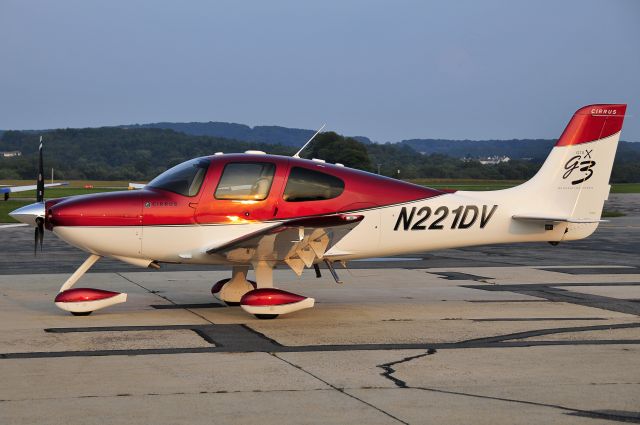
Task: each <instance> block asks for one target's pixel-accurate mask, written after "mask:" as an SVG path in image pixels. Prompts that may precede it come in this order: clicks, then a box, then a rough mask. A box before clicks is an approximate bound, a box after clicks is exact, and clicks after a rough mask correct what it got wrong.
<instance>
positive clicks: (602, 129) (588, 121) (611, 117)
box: [556, 104, 627, 146]
mask: <svg viewBox="0 0 640 425" xmlns="http://www.w3.org/2000/svg"><path fill="white" fill-rule="evenodd" d="M626 111H627V105H625V104H612V105H589V106H585V107H584V108H580V109H578V111H577V112H576V113H575V114H573V118H571V121H569V125H567V128H565V130H564V132H563V133H562V136H560V139H558V143H556V146H568V145H578V144H580V143H587V142H593V141H594V140H599V139H604V138H605V137H609V136H611V135H612V134H616V133H617V132H619V131H620V130H621V129H622V122H623V121H624V114H625V112H626Z"/></svg>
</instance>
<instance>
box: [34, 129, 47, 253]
mask: <svg viewBox="0 0 640 425" xmlns="http://www.w3.org/2000/svg"><path fill="white" fill-rule="evenodd" d="M38 156H39V158H38V180H37V181H36V202H38V203H43V204H44V164H43V162H42V136H40V146H39V147H38ZM43 207H44V205H43ZM43 240H44V217H37V218H36V228H35V237H34V245H33V254H34V255H36V254H37V252H38V242H39V243H40V251H42V244H43Z"/></svg>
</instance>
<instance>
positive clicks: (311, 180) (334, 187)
mask: <svg viewBox="0 0 640 425" xmlns="http://www.w3.org/2000/svg"><path fill="white" fill-rule="evenodd" d="M343 191H344V182H343V181H342V180H340V179H339V178H337V177H334V176H331V175H329V174H325V173H321V172H319V171H314V170H309V169H307V168H299V167H294V168H292V169H291V173H289V180H288V181H287V186H286V187H285V189H284V195H283V198H284V200H285V201H288V202H304V201H321V200H324V199H332V198H337V197H338V196H340V194H342V192H343Z"/></svg>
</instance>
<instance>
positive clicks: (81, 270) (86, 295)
mask: <svg viewBox="0 0 640 425" xmlns="http://www.w3.org/2000/svg"><path fill="white" fill-rule="evenodd" d="M99 259H100V256H99V255H95V254H92V255H90V256H89V258H87V259H86V260H85V262H84V263H82V265H81V266H80V267H78V269H77V270H76V271H75V272H74V273H73V274H72V275H71V276H70V277H69V279H67V281H66V282H65V283H64V284H63V285H62V287H61V288H60V292H59V293H58V295H57V296H56V298H55V304H56V306H57V307H58V308H60V309H62V310H65V311H68V312H70V313H71V314H73V315H74V316H88V315H89V314H91V313H92V312H94V311H96V310H100V309H101V308H105V307H109V306H112V305H114V304H120V303H123V302H125V301H127V294H124V293H120V292H111V291H104V290H102V289H94V288H75V289H71V287H72V286H73V285H75V284H76V282H78V280H79V279H80V278H81V277H82V276H84V274H85V273H86V272H87V271H88V270H89V269H90V268H91V267H92V266H93V265H94V264H95V263H96V261H98V260H99Z"/></svg>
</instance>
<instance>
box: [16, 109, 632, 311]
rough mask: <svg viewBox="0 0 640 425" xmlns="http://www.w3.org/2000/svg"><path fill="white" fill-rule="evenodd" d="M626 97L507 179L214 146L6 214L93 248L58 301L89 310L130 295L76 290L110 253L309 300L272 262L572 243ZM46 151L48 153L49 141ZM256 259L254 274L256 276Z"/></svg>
mask: <svg viewBox="0 0 640 425" xmlns="http://www.w3.org/2000/svg"><path fill="white" fill-rule="evenodd" d="M625 111H626V105H624V104H601V105H590V106H585V107H583V108H581V109H579V110H578V111H577V112H576V113H575V114H574V115H573V117H572V119H571V121H570V122H569V124H568V126H567V127H566V129H565V131H564V132H563V133H562V135H561V136H560V138H559V139H558V141H557V143H556V145H555V146H554V147H553V149H552V150H551V153H550V154H549V156H548V158H547V159H546V161H545V162H544V164H543V165H542V167H541V169H540V170H539V172H538V173H537V174H536V175H535V176H534V177H533V178H532V179H531V180H529V181H527V182H525V183H523V184H521V185H519V186H516V187H513V188H510V189H504V190H496V191H484V192H468V191H455V192H451V191H441V190H436V189H429V188H426V187H422V186H417V185H414V184H410V183H406V182H403V181H399V180H394V179H391V178H387V177H382V176H380V175H376V174H371V173H367V172H363V171H359V170H355V169H351V168H347V167H344V166H341V165H340V164H335V165H332V164H328V163H325V162H324V161H321V160H306V159H300V158H298V157H297V154H296V155H295V156H294V157H284V156H275V155H267V154H264V153H263V152H257V151H248V152H245V153H244V154H221V153H218V154H215V155H212V156H207V157H201V158H195V159H192V160H190V161H187V162H184V163H182V164H179V165H177V166H175V167H173V168H171V169H169V170H167V171H165V172H164V173H162V174H160V175H159V176H158V177H156V178H155V179H154V180H152V181H151V182H149V183H148V184H147V185H146V186H145V187H144V188H142V189H140V190H135V191H122V192H111V193H101V194H94V195H84V196H78V197H69V198H62V199H53V200H48V201H46V202H45V201H44V197H43V194H42V193H41V192H43V190H44V188H43V187H42V185H43V184H44V181H43V179H42V165H40V178H39V179H38V185H39V191H38V192H39V194H38V200H37V201H38V202H36V203H35V204H32V205H28V206H25V207H22V208H19V209H17V210H15V211H13V212H12V213H11V215H12V216H13V217H14V218H16V219H17V220H19V221H21V222H23V223H28V224H31V225H34V226H36V239H38V235H40V236H39V239H40V241H41V240H42V233H43V232H44V230H43V229H44V228H46V229H48V230H50V231H52V232H53V233H55V234H56V235H57V236H58V237H59V238H61V239H63V240H64V241H66V242H67V243H69V244H71V245H73V246H76V247H78V248H80V249H82V250H84V251H86V252H87V253H88V254H89V257H88V258H87V260H86V261H85V262H84V263H83V264H82V265H81V266H80V267H79V268H78V269H77V270H76V272H75V273H73V275H72V276H71V277H69V279H68V280H67V281H66V282H64V284H63V285H62V287H61V288H60V292H59V294H58V295H57V296H56V298H55V303H56V305H57V306H58V307H60V308H61V309H63V310H66V311H69V312H71V313H73V314H76V315H86V314H89V313H91V312H93V311H95V310H98V309H101V308H104V307H108V306H111V305H114V304H117V303H121V302H124V301H126V297H127V295H126V294H124V293H118V292H111V291H106V290H100V289H93V288H72V287H73V285H74V284H75V283H76V282H77V281H78V280H79V279H80V278H81V277H82V275H83V274H84V273H85V272H86V271H87V270H89V268H90V267H91V266H92V265H93V264H94V263H95V262H96V261H98V260H99V259H100V258H101V257H109V258H115V259H118V260H121V261H124V262H126V263H129V264H134V265H137V266H141V267H151V268H159V267H160V264H162V263H182V264H223V265H228V266H229V267H230V268H231V277H230V278H229V279H225V280H222V281H219V282H217V283H216V284H215V285H214V286H213V288H212V290H211V291H212V293H213V294H214V295H215V296H216V297H217V298H219V299H220V300H222V301H224V302H226V303H227V304H229V305H240V306H241V307H242V308H243V309H244V310H245V311H247V312H248V313H250V314H254V315H255V316H257V317H259V318H273V317H276V316H278V315H280V314H286V313H291V312H294V311H298V310H301V309H304V308H309V307H313V305H314V300H313V298H308V297H304V296H302V295H298V294H293V293H291V292H286V291H283V290H279V289H276V288H275V287H274V282H273V269H274V267H275V266H276V265H286V266H287V267H288V268H290V269H291V270H292V271H293V272H295V273H296V274H298V275H301V273H302V271H303V270H304V269H305V268H311V267H314V268H315V270H316V273H317V274H319V272H320V270H319V267H318V264H319V263H325V264H326V266H327V268H328V269H329V271H330V272H331V274H332V275H333V277H334V279H335V280H336V281H339V279H338V277H337V275H336V272H335V270H334V268H333V264H334V263H336V262H339V263H343V264H344V262H346V261H349V260H354V259H362V258H369V257H381V256H391V255H398V254H406V253H412V252H422V251H429V250H437V249H446V248H456V247H464V246H472V245H484V244H498V243H513V242H535V241H540V242H550V243H552V244H554V245H555V244H557V243H559V242H565V241H572V240H577V239H582V238H585V237H587V236H589V235H591V234H592V233H593V232H594V231H595V230H596V228H597V227H598V224H599V223H600V222H601V221H602V220H601V214H602V208H603V204H604V202H605V200H606V199H607V197H608V195H609V190H610V186H609V177H610V175H611V169H612V166H613V161H614V156H615V153H616V147H617V144H618V140H619V138H620V131H621V129H622V123H623V120H624V116H625ZM41 152H42V151H41ZM250 268H253V270H254V272H255V282H253V281H249V280H247V272H248V271H249V269H250Z"/></svg>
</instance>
